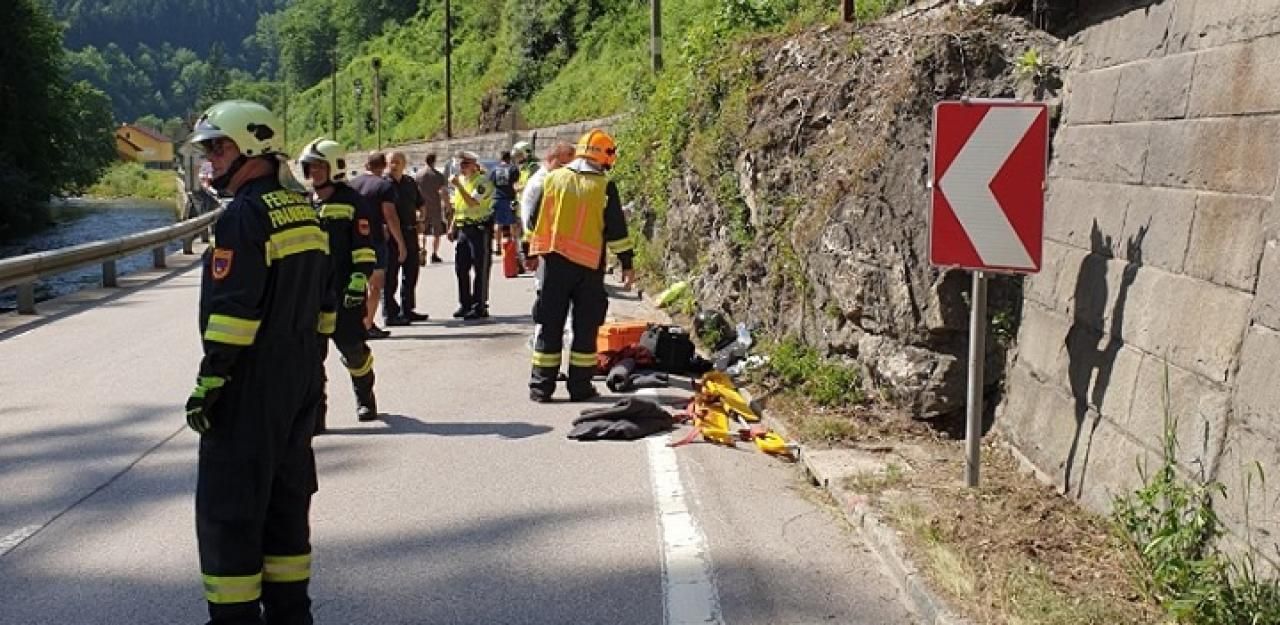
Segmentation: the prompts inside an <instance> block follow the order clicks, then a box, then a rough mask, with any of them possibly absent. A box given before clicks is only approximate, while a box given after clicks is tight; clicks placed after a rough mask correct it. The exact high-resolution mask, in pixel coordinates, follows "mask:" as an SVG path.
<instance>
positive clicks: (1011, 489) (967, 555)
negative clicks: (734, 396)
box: [767, 395, 1162, 625]
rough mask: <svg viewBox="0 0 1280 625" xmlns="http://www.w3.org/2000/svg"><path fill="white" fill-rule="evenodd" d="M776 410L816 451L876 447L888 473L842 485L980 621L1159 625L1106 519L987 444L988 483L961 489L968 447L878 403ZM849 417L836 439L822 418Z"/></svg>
mask: <svg viewBox="0 0 1280 625" xmlns="http://www.w3.org/2000/svg"><path fill="white" fill-rule="evenodd" d="M767 405H768V409H769V414H770V416H772V417H773V418H775V419H779V420H780V421H782V422H783V423H784V424H786V425H787V428H788V430H789V433H790V434H791V435H792V437H794V438H796V439H800V440H801V441H802V442H804V443H806V444H808V445H821V446H845V447H853V448H858V449H863V450H871V451H875V452H877V453H879V454H883V455H884V457H885V458H886V462H885V468H884V469H883V470H881V471H877V472H875V473H868V474H858V475H853V476H850V477H849V478H848V479H846V480H845V481H844V483H843V484H842V485H841V487H842V488H843V489H845V490H847V491H850V492H853V493H857V494H860V495H863V496H865V497H867V498H868V500H869V501H870V503H871V504H872V505H873V506H874V507H875V508H877V509H879V510H880V511H881V513H882V517H883V518H884V520H885V521H886V522H888V523H890V524H891V525H893V526H894V527H895V528H896V529H898V530H900V531H901V532H902V536H903V540H904V543H905V544H906V546H907V549H908V551H909V553H910V557H911V558H912V560H913V561H914V562H915V563H916V564H917V565H918V566H919V567H920V568H921V570H923V571H925V572H926V574H927V575H928V576H929V579H930V581H931V582H932V586H933V587H934V588H935V589H936V590H938V591H939V592H940V593H941V594H942V595H943V596H944V597H945V598H946V599H947V601H948V603H949V604H950V605H952V606H953V608H954V609H955V610H956V611H957V612H959V613H961V614H963V615H965V616H967V617H968V618H970V619H972V620H973V621H974V622H975V623H992V624H1006V623H1007V624H1010V625H1024V624H1025V625H1031V624H1037V625H1085V624H1098V623H1116V624H1120V623H1124V624H1138V623H1160V622H1162V619H1161V612H1160V611H1159V608H1158V606H1156V605H1154V604H1153V603H1151V602H1150V601H1149V600H1148V599H1147V598H1146V597H1145V595H1144V594H1143V593H1142V591H1141V589H1140V587H1139V586H1138V585H1137V584H1136V583H1135V581H1134V580H1135V578H1134V575H1133V571H1134V570H1135V569H1134V567H1135V566H1137V561H1136V559H1135V558H1136V554H1134V553H1133V551H1132V549H1130V548H1129V547H1128V546H1127V545H1126V544H1125V543H1124V542H1123V540H1122V539H1121V538H1120V537H1119V536H1118V535H1117V534H1116V532H1115V530H1114V527H1113V526H1112V524H1111V523H1110V522H1108V521H1107V520H1106V519H1103V518H1100V517H1097V516H1094V515H1093V514H1091V513H1088V512H1086V511H1084V510H1083V509H1081V508H1079V507H1078V506H1077V505H1075V504H1074V503H1073V502H1071V501H1069V500H1067V499H1065V498H1063V497H1061V496H1060V495H1059V494H1058V493H1057V492H1055V491H1054V490H1053V489H1052V488H1050V487H1048V486H1045V485H1044V484H1043V483H1041V482H1040V481H1038V480H1037V479H1035V477H1034V476H1033V475H1031V474H1030V473H1029V472H1028V471H1026V470H1025V469H1024V468H1023V467H1022V466H1021V464H1020V463H1019V462H1018V461H1017V460H1016V459H1015V458H1014V457H1013V456H1012V455H1011V454H1010V453H1009V452H1008V451H1007V450H1006V448H1005V447H1004V446H1003V445H1002V444H1001V441H1000V440H999V438H998V436H990V437H988V441H987V442H986V444H985V445H984V448H983V459H982V460H983V461H982V483H981V486H980V487H979V488H977V489H968V488H966V487H964V485H963V481H962V476H963V471H964V446H963V443H962V442H960V441H954V440H948V439H946V438H944V437H942V436H941V435H939V434H938V433H936V432H935V431H933V430H931V429H930V428H928V427H926V426H923V425H921V424H920V423H918V422H914V421H912V420H911V419H909V418H907V417H906V416H904V415H899V414H895V413H894V412H893V411H889V410H879V409H876V408H874V407H861V408H859V409H856V410H838V411H837V410H826V411H821V410H815V409H813V408H812V407H811V406H809V405H808V404H807V403H806V402H805V401H804V400H802V399H799V398H796V397H794V396H787V395H777V396H774V397H772V398H770V399H769V401H768V402H767ZM828 420H843V421H846V422H847V423H846V424H845V425H843V426H841V427H840V428H839V431H840V432H842V433H844V434H845V435H844V436H842V437H840V438H837V439H831V438H818V439H816V440H815V439H814V438H812V436H813V434H814V433H819V434H821V433H822V432H825V431H828V430H824V429H821V428H817V429H815V427H814V425H813V424H814V422H815V421H828Z"/></svg>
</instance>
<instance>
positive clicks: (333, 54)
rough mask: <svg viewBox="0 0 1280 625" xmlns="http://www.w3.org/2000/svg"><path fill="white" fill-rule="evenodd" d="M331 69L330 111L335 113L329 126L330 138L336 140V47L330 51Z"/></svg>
mask: <svg viewBox="0 0 1280 625" xmlns="http://www.w3.org/2000/svg"><path fill="white" fill-rule="evenodd" d="M329 64H330V69H332V70H333V71H332V72H331V73H330V74H329V76H330V81H329V112H330V113H331V114H332V115H333V125H332V126H330V127H329V135H330V138H331V139H333V140H334V141H337V140H338V50H337V49H336V48H335V49H333V50H330V51H329Z"/></svg>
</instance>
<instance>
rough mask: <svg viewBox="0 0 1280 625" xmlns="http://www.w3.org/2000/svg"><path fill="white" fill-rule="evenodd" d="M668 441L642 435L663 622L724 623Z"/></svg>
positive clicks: (704, 550) (706, 556)
mask: <svg viewBox="0 0 1280 625" xmlns="http://www.w3.org/2000/svg"><path fill="white" fill-rule="evenodd" d="M668 441H669V439H668V438H667V437H665V436H657V437H652V438H650V439H648V441H647V443H648V445H649V475H650V478H651V480H652V482H653V496H654V499H655V500H656V501H657V504H658V523H659V526H660V530H661V531H662V597H663V602H664V603H665V604H666V605H665V611H666V614H665V618H664V620H663V622H664V623H666V624H667V625H693V624H695V623H702V624H706V623H715V624H718V625H724V619H723V617H722V615H721V613H720V595H719V593H718V592H716V585H715V582H714V581H712V577H711V554H710V552H709V551H708V550H707V541H706V539H705V538H703V536H702V532H701V531H700V530H699V529H698V524H697V523H696V522H694V519H693V513H692V512H691V511H690V510H689V504H688V502H686V501H685V497H684V485H683V484H682V483H681V482H680V464H679V463H678V462H677V460H676V452H675V450H674V449H672V448H670V447H668V446H667V443H668Z"/></svg>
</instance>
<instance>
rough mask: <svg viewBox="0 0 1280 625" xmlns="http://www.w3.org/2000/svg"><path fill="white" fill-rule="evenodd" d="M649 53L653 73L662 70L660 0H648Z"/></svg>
mask: <svg viewBox="0 0 1280 625" xmlns="http://www.w3.org/2000/svg"><path fill="white" fill-rule="evenodd" d="M649 53H650V54H651V55H652V56H653V73H655V74H656V73H658V72H660V71H662V0H650V1H649Z"/></svg>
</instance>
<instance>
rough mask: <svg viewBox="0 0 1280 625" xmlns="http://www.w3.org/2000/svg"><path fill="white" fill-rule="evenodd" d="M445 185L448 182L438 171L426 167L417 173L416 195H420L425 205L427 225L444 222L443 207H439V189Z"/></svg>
mask: <svg viewBox="0 0 1280 625" xmlns="http://www.w3.org/2000/svg"><path fill="white" fill-rule="evenodd" d="M446 184H448V181H446V180H445V179H444V174H443V173H442V172H440V171H439V170H436V169H431V168H430V167H428V168H426V169H424V170H422V171H420V172H418V193H421V194H422V201H423V202H426V204H427V211H426V212H427V214H426V216H425V218H426V221H427V224H436V223H440V222H443V221H444V210H443V209H444V207H443V206H441V205H440V189H442V188H444V186H445V185H446Z"/></svg>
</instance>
